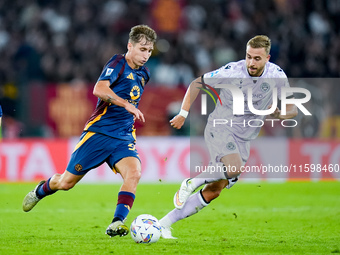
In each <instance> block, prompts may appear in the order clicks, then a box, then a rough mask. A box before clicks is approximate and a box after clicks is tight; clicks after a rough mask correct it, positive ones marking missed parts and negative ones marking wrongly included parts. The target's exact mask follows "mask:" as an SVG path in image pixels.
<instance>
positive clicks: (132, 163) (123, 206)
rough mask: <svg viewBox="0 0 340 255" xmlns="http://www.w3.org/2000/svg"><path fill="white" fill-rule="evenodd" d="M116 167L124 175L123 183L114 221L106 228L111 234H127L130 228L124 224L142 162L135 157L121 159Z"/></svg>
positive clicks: (133, 197) (139, 175)
mask: <svg viewBox="0 0 340 255" xmlns="http://www.w3.org/2000/svg"><path fill="white" fill-rule="evenodd" d="M115 169H116V171H117V172H119V173H120V174H121V176H122V177H123V184H122V186H121V188H120V191H119V193H118V202H117V207H116V211H115V214H114V218H113V220H112V223H111V224H110V225H109V226H108V228H107V229H106V234H107V235H109V236H111V237H112V236H117V235H119V236H125V235H127V234H128V233H129V228H128V227H127V226H126V225H125V224H124V221H125V219H126V216H127V215H128V213H129V211H130V209H131V207H132V205H133V202H134V199H135V194H136V189H137V185H138V182H139V179H140V177H141V164H140V161H139V160H138V159H137V158H135V157H127V158H123V159H122V160H120V161H119V162H118V163H117V164H116V165H115Z"/></svg>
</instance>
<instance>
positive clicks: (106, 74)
mask: <svg viewBox="0 0 340 255" xmlns="http://www.w3.org/2000/svg"><path fill="white" fill-rule="evenodd" d="M112 72H113V68H108V69H106V73H105V76H110V75H111V74H112Z"/></svg>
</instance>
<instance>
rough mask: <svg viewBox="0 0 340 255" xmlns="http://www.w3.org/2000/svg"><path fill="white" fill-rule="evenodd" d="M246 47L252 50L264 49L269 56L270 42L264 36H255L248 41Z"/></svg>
mask: <svg viewBox="0 0 340 255" xmlns="http://www.w3.org/2000/svg"><path fill="white" fill-rule="evenodd" d="M247 46H250V47H252V48H264V49H265V51H266V53H267V54H269V52H270V47H271V41H270V39H269V37H268V36H266V35H257V36H255V37H253V38H251V39H250V40H249V41H248V43H247Z"/></svg>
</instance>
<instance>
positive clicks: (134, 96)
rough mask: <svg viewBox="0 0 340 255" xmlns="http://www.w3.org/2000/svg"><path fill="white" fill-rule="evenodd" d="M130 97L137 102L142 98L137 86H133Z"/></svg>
mask: <svg viewBox="0 0 340 255" xmlns="http://www.w3.org/2000/svg"><path fill="white" fill-rule="evenodd" d="M130 97H131V99H132V100H136V99H137V98H139V97H140V89H139V87H138V86H137V85H136V86H133V88H132V89H131V91H130Z"/></svg>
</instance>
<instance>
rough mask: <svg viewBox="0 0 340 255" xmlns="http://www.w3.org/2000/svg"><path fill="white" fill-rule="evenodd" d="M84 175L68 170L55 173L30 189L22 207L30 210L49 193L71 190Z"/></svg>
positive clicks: (27, 210) (26, 210)
mask: <svg viewBox="0 0 340 255" xmlns="http://www.w3.org/2000/svg"><path fill="white" fill-rule="evenodd" d="M83 176H84V175H74V174H71V173H70V172H68V171H65V172H64V173H63V174H55V175H53V176H52V177H51V178H50V179H48V180H47V181H41V182H39V184H38V185H37V186H36V187H35V189H34V190H32V191H30V192H29V193H28V194H27V195H26V196H25V198H24V201H23V203H22V208H23V210H24V211H25V212H29V211H30V210H32V209H33V207H34V206H36V204H37V203H38V202H39V201H40V200H41V199H43V198H44V197H46V196H48V195H52V194H54V193H55V192H56V191H58V190H69V189H71V188H73V187H74V185H76V183H77V182H79V181H80V180H81V179H82V178H83Z"/></svg>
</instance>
